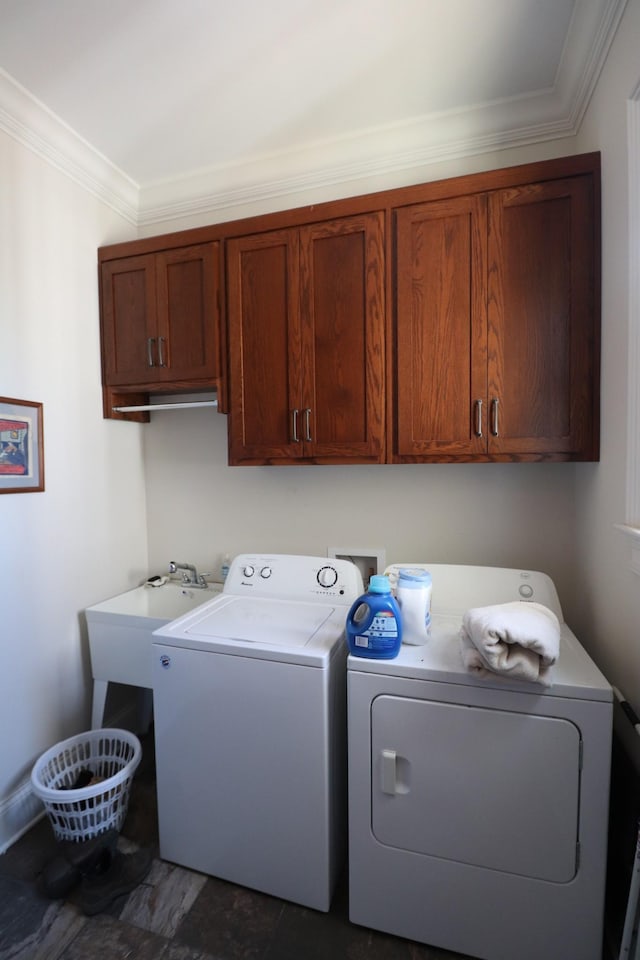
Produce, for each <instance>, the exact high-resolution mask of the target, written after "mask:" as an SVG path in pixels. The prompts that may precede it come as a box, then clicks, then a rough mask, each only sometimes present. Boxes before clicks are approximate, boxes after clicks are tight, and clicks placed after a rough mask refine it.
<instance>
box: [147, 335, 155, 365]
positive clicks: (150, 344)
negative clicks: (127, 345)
mask: <svg viewBox="0 0 640 960" xmlns="http://www.w3.org/2000/svg"><path fill="white" fill-rule="evenodd" d="M155 342H156V338H155V337H147V360H148V362H149V366H150V367H155V361H154V359H153V345H154V343H155Z"/></svg>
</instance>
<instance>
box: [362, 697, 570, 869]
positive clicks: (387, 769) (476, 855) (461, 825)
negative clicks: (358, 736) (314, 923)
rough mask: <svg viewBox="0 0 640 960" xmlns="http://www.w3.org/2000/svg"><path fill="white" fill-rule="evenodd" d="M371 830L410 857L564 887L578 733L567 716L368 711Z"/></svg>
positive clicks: (452, 707) (380, 702) (427, 707)
mask: <svg viewBox="0 0 640 960" xmlns="http://www.w3.org/2000/svg"><path fill="white" fill-rule="evenodd" d="M371 744H372V784H371V810H372V827H373V833H374V835H375V837H376V838H377V840H378V841H379V842H380V843H383V844H386V845H388V846H392V847H397V848H399V849H402V850H411V851H414V852H416V853H422V854H428V855H430V856H435V857H443V858H445V859H449V860H456V861H459V862H462V863H467V864H473V865H475V866H480V867H486V868H489V869H492V870H501V871H505V872H508V873H514V874H519V875H521V876H527V877H535V878H538V879H541V880H551V881H555V882H557V883H566V882H568V881H569V880H571V879H572V878H573V877H574V875H575V873H576V869H577V837H578V821H579V799H580V732H579V730H578V728H577V727H576V726H575V725H574V724H573V723H571V722H570V721H569V720H564V719H561V718H557V717H541V716H532V715H529V714H524V713H512V712H509V711H504V710H492V709H486V708H478V707H469V706H462V705H459V704H450V703H441V702H436V701H430V700H414V699H411V698H406V697H393V696H386V695H385V696H379V697H376V699H375V700H374V701H373V704H372V708H371Z"/></svg>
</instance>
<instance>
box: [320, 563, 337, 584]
mask: <svg viewBox="0 0 640 960" xmlns="http://www.w3.org/2000/svg"><path fill="white" fill-rule="evenodd" d="M317 580H318V583H319V584H320V586H321V587H327V589H328V588H329V587H335V585H336V583H337V582H338V571H337V570H336V568H335V567H320V569H319V570H318V577H317Z"/></svg>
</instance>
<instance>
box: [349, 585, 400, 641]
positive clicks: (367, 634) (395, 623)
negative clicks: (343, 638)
mask: <svg viewBox="0 0 640 960" xmlns="http://www.w3.org/2000/svg"><path fill="white" fill-rule="evenodd" d="M347 640H348V643H349V653H352V654H353V655H354V656H356V657H371V658H374V659H378V660H391V659H393V657H396V656H397V655H398V651H399V650H400V644H401V643H402V620H401V618H400V608H399V607H398V604H397V603H396V601H395V599H394V598H393V596H392V595H391V584H390V583H389V578H388V577H385V576H373V577H371V579H370V581H369V589H368V590H367V592H366V593H365V594H363V595H362V596H361V597H358V599H357V600H356V601H355V603H354V604H353V606H352V607H351V609H350V610H349V613H348V615H347Z"/></svg>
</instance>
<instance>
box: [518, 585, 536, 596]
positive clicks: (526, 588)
mask: <svg viewBox="0 0 640 960" xmlns="http://www.w3.org/2000/svg"><path fill="white" fill-rule="evenodd" d="M518 593H519V594H520V596H521V597H524V599H525V600H530V599H531V597H532V596H533V587H532V586H531V584H530V583H521V584H520V586H519V587H518Z"/></svg>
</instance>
